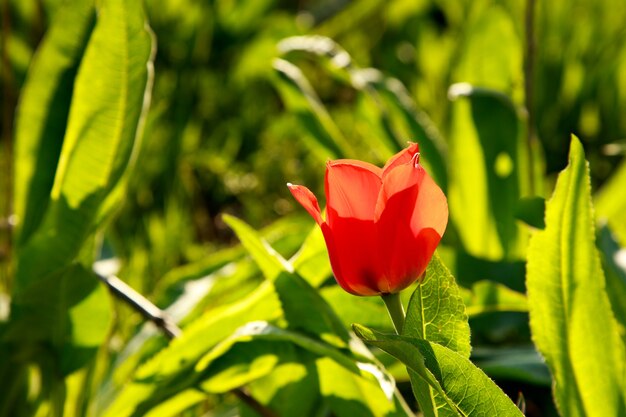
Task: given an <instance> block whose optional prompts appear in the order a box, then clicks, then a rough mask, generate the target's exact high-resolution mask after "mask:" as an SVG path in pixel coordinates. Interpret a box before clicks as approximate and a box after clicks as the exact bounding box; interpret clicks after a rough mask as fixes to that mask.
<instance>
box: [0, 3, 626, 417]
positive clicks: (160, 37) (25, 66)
mask: <svg viewBox="0 0 626 417" xmlns="http://www.w3.org/2000/svg"><path fill="white" fill-rule="evenodd" d="M126 3H128V4H126ZM534 3H535V2H534V1H533V0H528V1H521V0H505V1H490V0H478V1H476V0H455V1H449V0H431V1H427V0H393V1H382V0H354V1H343V0H335V1H330V0H325V1H298V2H292V1H278V0H239V1H237V0H215V1H206V2H202V1H193V0H159V1H153V0H147V1H145V3H144V4H141V3H140V2H135V1H127V2H121V1H113V0H103V1H96V2H95V3H94V2H93V1H89V0H80V1H63V0H39V1H36V0H32V1H23V0H6V1H4V2H2V33H1V43H0V52H1V56H2V82H1V84H0V86H1V88H2V90H1V92H0V94H1V96H2V106H3V107H2V125H1V126H2V147H1V148H0V151H1V154H0V156H1V158H0V160H1V161H2V167H1V168H2V169H1V170H0V172H1V174H0V175H1V177H0V185H1V187H2V188H1V190H0V191H1V192H2V194H0V209H1V210H2V211H1V212H0V265H1V268H0V278H1V283H0V319H1V320H2V322H1V324H0V334H2V340H3V342H2V344H1V345H0V381H2V383H1V385H2V387H3V389H2V390H0V415H3V416H4V415H6V416H8V415H11V416H20V415H32V414H33V413H35V414H36V415H46V414H47V413H48V412H53V411H54V410H56V412H57V415H68V416H70V415H79V416H82V415H114V416H121V415H155V416H167V415H178V414H179V413H182V415H216V416H217V415H233V413H235V412H237V410H239V409H240V408H241V410H242V411H241V413H242V415H255V414H254V413H255V412H256V413H258V412H259V411H254V410H253V408H254V404H252V405H251V403H250V398H254V399H255V400H254V401H258V402H259V403H261V404H263V405H267V406H268V407H271V408H273V409H275V410H278V411H279V414H280V415H330V414H334V415H338V416H342V415H346V416H347V415H357V414H354V413H361V414H359V415H369V414H367V413H370V414H371V415H376V416H378V415H400V414H401V411H399V410H402V406H401V405H398V403H397V401H396V405H385V404H387V402H385V401H384V399H382V400H381V398H383V397H384V396H383V394H382V393H381V392H380V390H378V391H377V390H376V389H375V387H377V386H378V385H376V384H374V383H373V382H372V381H371V378H370V379H367V378H365V379H362V378H361V377H358V378H357V377H355V376H354V375H353V374H351V373H350V372H348V371H346V370H345V369H344V368H341V367H339V366H338V365H337V364H336V363H335V362H332V361H330V360H328V359H319V358H320V357H322V358H328V357H334V356H333V355H335V353H332V352H334V351H332V349H331V348H328V349H331V350H330V351H322V352H320V351H319V346H317V345H315V343H317V342H318V341H319V340H322V341H324V342H325V343H328V344H329V346H331V347H332V348H333V349H334V348H337V349H339V351H340V352H341V354H344V355H346V357H349V359H346V360H353V359H354V358H353V357H352V356H350V355H351V354H352V353H351V354H350V355H349V354H348V353H346V352H344V351H343V350H341V349H344V350H345V348H346V343H348V342H347V341H348V340H349V336H347V331H346V328H349V327H347V326H349V325H350V324H351V323H353V322H358V323H361V324H365V325H368V326H371V327H374V328H377V329H379V330H383V331H384V330H390V329H391V323H390V322H389V320H388V319H387V317H386V316H385V314H386V313H384V311H383V306H382V304H381V303H380V302H379V300H373V299H371V300H370V299H363V298H354V297H351V296H349V295H347V294H344V293H342V292H341V291H340V290H339V289H338V287H337V286H336V285H334V283H333V279H332V275H331V273H330V269H329V266H328V264H327V260H326V255H325V251H324V248H323V245H322V244H321V241H320V238H319V235H318V234H317V232H316V231H315V229H313V222H312V220H311V219H310V218H308V216H306V213H304V212H303V210H301V208H300V207H299V205H298V204H297V203H295V201H294V200H292V198H291V196H290V195H289V192H288V190H287V187H286V186H285V183H286V182H293V183H298V184H306V185H307V186H309V187H310V188H311V189H312V190H314V191H315V192H316V194H317V195H318V196H319V195H323V170H324V163H325V161H327V160H328V159H334V158H342V157H346V158H354V159H362V160H366V161H369V162H372V163H376V164H382V163H384V161H385V160H386V159H387V158H388V157H390V156H391V155H393V154H394V153H395V152H397V151H398V150H400V149H402V148H403V147H404V146H405V144H406V142H407V141H417V142H419V144H420V147H421V150H422V161H423V162H424V165H425V166H426V168H427V169H428V170H429V172H430V173H431V175H432V176H433V177H434V178H435V180H436V181H437V182H438V184H440V186H441V187H442V188H443V189H444V191H445V192H446V195H447V196H448V198H449V204H450V211H451V219H450V224H449V228H448V231H447V232H446V235H445V236H444V240H443V242H442V246H441V247H440V249H439V256H440V257H441V259H442V260H443V261H444V262H445V264H446V265H447V267H448V268H449V269H450V270H451V272H452V273H453V274H454V276H455V277H456V280H457V282H458V283H459V284H460V286H461V287H462V288H461V295H462V296H463V299H464V301H465V305H466V308H467V314H468V316H469V324H470V327H471V335H472V346H473V350H472V357H471V359H472V361H473V362H474V363H476V364H478V365H479V366H480V367H481V368H482V369H483V370H484V371H485V372H486V373H487V374H488V375H489V376H490V377H492V378H493V379H495V380H496V382H497V383H498V385H500V386H501V387H502V388H503V389H504V390H505V392H507V394H509V395H510V396H511V397H512V398H513V399H514V401H517V399H518V397H519V394H520V393H522V394H523V396H524V398H525V399H526V405H527V415H529V416H539V415H542V416H549V415H556V414H555V413H556V411H555V407H554V405H553V403H552V399H551V395H550V392H551V391H550V386H551V376H550V373H549V372H548V369H547V368H546V366H545V365H544V363H543V361H542V360H541V359H540V357H539V355H538V354H537V353H536V351H535V347H534V346H533V343H532V341H531V330H530V327H529V320H528V303H527V299H526V296H525V292H526V281H525V280H526V258H527V248H528V241H529V235H530V233H531V231H532V230H534V229H535V228H539V229H541V228H543V227H544V226H545V223H544V220H543V219H544V216H543V208H544V199H545V198H548V197H550V195H552V191H553V189H554V184H555V180H556V175H557V173H558V172H559V171H560V170H562V169H563V168H564V167H565V166H566V165H567V163H568V152H569V147H570V135H571V134H572V133H573V134H575V135H576V136H577V137H578V138H580V140H581V142H582V145H583V147H584V153H585V155H586V158H587V160H588V161H589V163H590V165H589V166H590V179H591V190H592V191H593V204H594V206H595V218H596V220H598V221H600V223H598V224H599V225H601V226H599V227H598V234H599V235H598V241H597V243H598V246H599V247H600V249H601V252H600V253H601V254H602V257H601V258H602V260H603V261H604V270H605V271H604V273H605V274H606V275H607V286H608V287H609V288H611V290H612V291H613V294H622V293H621V292H620V291H623V289H622V288H621V287H619V284H615V283H619V282H620V279H626V278H624V277H625V276H626V275H625V272H624V270H625V268H624V262H623V252H619V251H620V247H621V246H623V245H624V243H625V242H626V216H624V213H626V193H624V192H623V190H622V188H623V184H624V182H625V181H626V164H624V162H622V159H623V154H624V149H625V146H626V141H625V138H626V118H624V117H622V116H623V113H624V110H626V48H625V47H624V45H626V29H625V28H624V24H623V22H624V21H626V5H625V4H624V3H623V1H621V0H603V1H600V2H598V1H592V0H574V1H565V0H556V1H551V2H537V4H534ZM528 7H530V8H531V9H532V10H533V11H534V13H532V16H528V15H527V10H528ZM96 10H98V13H96ZM144 20H145V21H146V22H148V23H149V26H150V28H151V30H149V29H146V28H144V26H143V22H144ZM151 62H153V65H151ZM151 66H153V69H154V71H153V74H152V71H151V70H150V69H149V68H150V67H151ZM146 92H147V94H148V95H146ZM146 97H149V98H151V100H150V103H149V108H147V107H145V106H143V107H142V103H146V100H145V99H146ZM137 126H139V128H137ZM580 172H582V171H580ZM554 210H556V209H554ZM571 210H574V208H572V209H571ZM224 214H230V215H233V216H235V217H236V218H240V219H244V220H245V222H246V223H248V224H249V225H251V226H252V228H254V229H258V230H259V235H260V236H262V237H263V238H264V239H266V240H267V241H268V242H269V243H270V244H271V245H272V247H273V248H274V249H275V250H276V251H277V252H278V253H279V254H280V255H282V257H284V258H285V259H290V258H292V257H293V256H294V255H297V257H296V258H293V259H294V266H295V268H296V271H297V275H298V276H300V277H301V278H302V279H303V280H304V281H306V282H307V283H308V285H310V287H311V288H315V289H316V291H313V292H308V288H309V287H307V289H302V288H292V287H289V285H293V284H288V283H285V282H284V280H283V281H280V280H278V279H277V278H276V277H273V278H271V279H270V278H268V276H272V274H274V272H272V271H273V270H272V269H271V268H269V267H268V266H267V265H266V264H265V266H264V263H263V262H265V261H263V257H262V256H261V255H259V254H257V255H254V253H255V252H254V249H251V248H254V247H255V246H254V245H255V244H257V243H258V242H257V241H256V240H255V239H256V237H255V236H256V235H255V232H253V231H252V230H251V229H248V227H247V226H246V225H245V224H241V223H240V222H239V221H238V220H236V219H235V218H233V217H228V216H226V217H224ZM570 214H571V213H570ZM572 216H573V217H574V218H576V216H574V215H572ZM590 219H591V220H590V222H591V224H593V222H594V221H595V220H593V217H590ZM233 229H234V230H235V232H236V233H237V235H238V238H239V239H242V240H243V243H244V244H245V248H244V247H242V246H240V245H239V243H238V242H239V239H238V238H237V237H236V236H235V234H234V233H233ZM311 230H313V231H312V232H311ZM546 230H548V229H546ZM246 236H248V238H247V239H248V241H247V243H246ZM591 238H593V235H591ZM305 239H306V241H305ZM548 240H549V239H548ZM591 241H593V239H592V240H591ZM620 244H621V245H620ZM257 249H258V248H257ZM536 250H538V249H536ZM590 250H591V251H594V250H595V249H590ZM250 253H252V255H253V256H252V258H254V260H253V259H252V258H251V257H250V256H249V254H250ZM594 253H595V252H594ZM619 254H621V255H619ZM594 256H595V255H594ZM619 256H622V258H619ZM259 257H261V260H260V259H259ZM594 259H595V258H594ZM615 259H617V260H618V262H617V263H616V262H614V261H615ZM619 259H622V264H621V266H620V264H619ZM102 260H108V261H109V262H108V263H106V264H105V263H102V262H100V263H99V267H100V268H104V267H112V269H111V268H109V269H108V270H107V269H99V270H98V271H99V273H100V275H108V274H109V273H112V274H117V275H118V276H119V277H120V278H121V279H122V280H123V281H124V282H126V283H128V284H129V285H130V286H131V287H132V288H134V289H135V290H137V291H138V292H139V293H141V294H143V295H144V296H145V297H146V298H148V299H149V300H151V301H152V302H153V303H155V304H156V305H157V306H158V307H160V308H161V309H164V310H165V311H166V312H167V314H168V315H169V317H171V319H172V321H173V322H175V323H177V324H178V326H180V327H181V328H182V329H183V333H184V334H185V335H186V336H185V337H187V338H186V339H185V341H184V342H180V343H179V344H178V345H176V344H173V345H170V348H166V347H165V346H166V345H167V338H166V337H165V336H163V335H162V334H161V333H160V332H159V331H158V330H157V329H156V328H154V327H151V326H150V325H146V324H145V322H146V320H145V317H143V316H141V315H140V314H138V313H137V312H136V311H135V310H133V309H131V308H129V307H128V306H127V305H126V304H125V303H123V302H121V301H119V300H118V298H116V297H110V296H109V295H108V294H107V292H106V291H105V286H104V285H101V284H98V281H97V280H96V279H95V277H94V276H93V275H92V273H91V272H90V271H91V264H93V262H94V261H102ZM111 260H113V261H111ZM111 270H112V271H113V272H109V271H111ZM283 272H284V271H283ZM600 275H602V272H601V269H600ZM281 276H282V275H281ZM609 276H613V277H617V278H616V279H615V280H614V281H610V280H609V279H610V278H609ZM268 279H270V280H271V281H272V282H275V283H276V284H275V287H276V288H277V290H276V291H274V290H271V291H270V290H269V289H267V285H265V284H264V283H265V282H267V280H268ZM279 282H281V283H279ZM298 282H299V281H298ZM612 285H618V287H615V288H614V287H611V286H612ZM317 294H321V296H322V297H321V298H317ZM409 296H410V291H408V293H407V299H408V297H409ZM289 297H291V298H293V299H296V300H300V302H301V303H303V305H306V306H308V307H307V309H306V310H303V309H298V308H296V307H295V306H291V307H290V305H289V302H287V301H286V298H289ZM302 300H306V301H302ZM279 301H280V303H279V304H280V305H281V306H282V307H281V308H282V309H281V308H277V306H276V305H275V304H276V303H278V302H279ZM546 302H548V301H546ZM292 304H296V302H295V301H294V302H293V303H292ZM603 305H604V304H603ZM9 306H10V307H9ZM616 306H617V307H616ZM612 307H613V312H614V313H615V316H617V318H618V322H621V323H623V321H624V320H623V319H624V316H623V315H620V310H619V303H612ZM278 310H280V312H279V311H278ZM333 310H334V312H333ZM9 311H10V314H9ZM244 311H245V314H244V313H243V312H244ZM624 312H626V310H625V311H624ZM324 314H328V315H329V317H330V316H332V317H333V319H332V320H331V319H328V320H330V321H328V320H327V321H324V320H320V317H326V316H324ZM335 314H336V316H335ZM9 317H11V318H10V319H9ZM337 317H338V318H337ZM620 317H621V320H620ZM259 320H263V321H268V322H271V323H272V324H273V325H276V326H277V327H276V329H275V333H272V332H270V333H271V334H273V335H274V337H275V339H276V340H278V342H276V340H274V339H272V340H265V339H262V338H261V340H256V339H255V340H254V343H255V344H254V345H252V344H251V343H252V342H250V341H247V339H245V338H244V339H245V340H244V339H238V337H240V338H241V337H243V336H241V334H238V333H235V330H236V329H238V328H240V327H241V326H242V325H245V324H246V323H248V322H254V321H259ZM333 320H334V321H333ZM318 321H320V322H324V324H316V323H317V322H318ZM281 323H282V324H281ZM285 323H287V324H286V325H285ZM329 323H330V324H329ZM320 326H321V327H320ZM324 326H330V327H329V328H326V327H324ZM281 329H283V330H284V329H288V330H289V331H290V332H292V333H289V334H283V333H280V331H281ZM244 333H245V332H244ZM250 334H254V331H251V333H250ZM238 335H239V336H238ZM329 335H332V337H330V336H329ZM248 336H249V335H248ZM249 337H252V336H249ZM324 346H325V345H324ZM325 348H326V346H325ZM316 349H318V350H316ZM158 352H160V353H159V354H158V355H157V353H158ZM155 355H156V356H155ZM153 357H154V358H157V359H151V358H153ZM218 358H219V359H220V360H219V361H218V360H217V359H218ZM272 358H274V359H275V360H276V361H278V363H274V362H272V361H273V360H274V359H272ZM341 360H342V359H339V360H338V361H339V362H341ZM378 360H379V361H381V362H382V363H383V364H384V365H386V367H387V369H388V370H389V372H391V374H393V376H394V377H396V380H397V381H398V386H399V388H400V391H401V392H402V393H403V394H405V396H406V398H407V401H408V403H409V406H410V407H414V402H413V401H412V399H411V393H410V387H409V385H408V376H407V373H406V371H405V370H404V368H403V367H402V366H400V365H399V364H398V363H396V362H394V361H393V360H392V359H391V357H389V356H384V355H383V354H382V353H379V356H378ZM324 361H326V362H324ZM320 362H321V363H322V364H320ZM327 362H328V363H327ZM270 371H271V372H270ZM289 375H301V379H298V378H296V377H295V376H294V377H293V378H294V381H296V382H297V381H300V382H299V383H296V382H294V383H293V384H287V383H285V382H284V381H285V378H286V376H289ZM342 378H343V381H344V382H343V383H341V384H340V383H339V382H334V381H338V380H341V379H342ZM351 378H352V379H351ZM347 380H349V382H345V381H347ZM138 381H142V383H141V384H140V383H139V382H138ZM146 381H148V382H146ZM378 382H380V381H378ZM142 384H143V385H142ZM380 384H382V385H384V384H383V383H382V382H381V383H380ZM146 387H147V388H146ZM241 387H245V389H242V388H241ZM373 387H374V388H373ZM5 388H6V389H5ZM376 395H378V396H380V398H379V397H377V396H376ZM294 398H295V399H296V400H294ZM166 400H169V401H166ZM242 401H243V402H242ZM246 401H247V402H246ZM244 403H245V404H248V405H247V406H246V405H242V404H244ZM381 404H383V405H381ZM355 410H356V411H355ZM363 410H369V411H363ZM149 412H152V413H153V414H149ZM103 413H104V414H103ZM185 413H186V414H185ZM316 413H318V414H316ZM362 413H365V414H362ZM566 415H567V414H566ZM572 415H573V414H572ZM581 415H584V414H581Z"/></svg>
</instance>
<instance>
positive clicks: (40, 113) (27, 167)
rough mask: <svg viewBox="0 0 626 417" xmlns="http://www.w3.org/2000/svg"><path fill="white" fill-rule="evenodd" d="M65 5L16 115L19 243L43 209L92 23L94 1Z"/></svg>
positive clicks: (43, 45) (15, 201)
mask: <svg viewBox="0 0 626 417" xmlns="http://www.w3.org/2000/svg"><path fill="white" fill-rule="evenodd" d="M65 3H66V4H65V5H64V7H60V8H59V9H58V12H57V13H56V14H55V15H54V16H53V18H52V23H51V25H50V28H49V29H48V32H47V33H46V34H45V36H44V38H43V40H42V41H41V45H40V46H39V49H38V51H37V54H36V55H35V57H34V58H33V61H32V63H31V65H30V69H29V72H28V75H27V77H26V82H25V84H24V87H23V90H22V94H21V97H20V105H19V107H18V108H17V113H16V119H15V156H14V158H15V174H14V175H15V178H14V199H13V204H14V213H15V215H16V216H17V218H18V227H17V230H16V235H17V239H16V241H17V242H18V243H19V244H21V243H24V242H25V241H26V240H27V239H28V237H29V236H30V235H31V233H32V232H34V231H35V229H36V228H37V226H39V224H40V222H41V220H42V218H43V215H44V213H45V210H46V208H47V207H48V203H49V200H50V190H51V189H52V183H53V180H54V174H55V172H56V169H57V160H58V158H59V154H60V153H61V145H62V143H63V136H64V135H65V127H66V124H67V118H68V114H69V109H70V103H71V99H72V89H73V84H74V77H75V75H76V71H77V69H78V64H79V63H80V58H81V55H82V53H83V51H84V49H85V45H86V43H87V40H88V36H89V34H90V31H91V28H92V26H93V21H94V18H95V9H94V5H93V3H94V2H93V0H80V1H72V2H71V5H70V4H69V3H70V2H69V1H67V2H65Z"/></svg>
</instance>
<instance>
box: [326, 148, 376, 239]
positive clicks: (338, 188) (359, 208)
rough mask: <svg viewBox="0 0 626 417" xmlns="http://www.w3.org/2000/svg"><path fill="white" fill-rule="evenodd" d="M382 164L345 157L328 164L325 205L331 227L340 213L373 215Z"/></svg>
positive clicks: (365, 217) (369, 217)
mask: <svg viewBox="0 0 626 417" xmlns="http://www.w3.org/2000/svg"><path fill="white" fill-rule="evenodd" d="M381 175H382V171H381V169H380V168H378V167H376V166H374V165H372V164H368V163H366V162H361V161H355V160H350V159H343V160H338V161H331V162H328V164H327V166H326V206H327V208H328V224H329V225H330V227H331V229H332V228H333V223H334V222H335V220H336V218H337V217H345V218H353V219H359V220H370V221H372V220H373V219H374V209H375V207H376V200H377V198H378V192H379V191H380V187H381V183H382V180H381Z"/></svg>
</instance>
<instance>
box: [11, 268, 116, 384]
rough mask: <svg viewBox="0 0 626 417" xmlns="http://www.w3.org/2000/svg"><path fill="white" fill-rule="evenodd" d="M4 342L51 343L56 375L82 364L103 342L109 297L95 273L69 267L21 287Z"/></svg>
mask: <svg viewBox="0 0 626 417" xmlns="http://www.w3.org/2000/svg"><path fill="white" fill-rule="evenodd" d="M11 314H12V316H11V322H10V327H9V329H8V331H7V334H6V336H5V337H6V338H7V339H8V340H20V341H22V342H23V341H30V342H42V341H48V342H51V344H52V346H53V347H54V349H55V351H56V353H57V355H58V356H59V357H60V371H61V374H62V375H69V374H70V373H72V372H73V371H75V370H76V369H78V368H80V367H82V366H83V365H84V364H85V363H87V362H88V361H89V360H90V359H91V357H92V356H93V355H94V354H95V352H96V351H97V350H98V348H99V347H100V345H101V344H102V343H103V341H104V340H105V338H106V336H107V334H108V332H109V327H110V322H111V318H112V314H111V306H110V302H109V295H108V292H107V289H106V287H105V286H104V285H102V284H101V283H100V281H99V280H98V279H97V277H96V276H95V274H94V273H93V272H91V271H90V270H88V269H86V268H85V267H84V266H82V265H79V264H73V265H71V266H69V267H67V268H65V269H63V270H62V271H60V272H58V273H55V274H51V275H49V276H48V277H46V278H45V279H43V280H41V281H38V282H37V283H35V284H33V285H31V286H29V287H27V288H26V289H24V291H22V292H21V293H20V294H19V295H18V296H16V298H15V300H14V306H13V311H12V313H11Z"/></svg>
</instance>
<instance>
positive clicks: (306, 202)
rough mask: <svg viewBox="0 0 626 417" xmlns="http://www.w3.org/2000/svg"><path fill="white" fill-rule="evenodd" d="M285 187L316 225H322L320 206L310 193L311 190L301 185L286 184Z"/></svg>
mask: <svg viewBox="0 0 626 417" xmlns="http://www.w3.org/2000/svg"><path fill="white" fill-rule="evenodd" d="M287 187H289V191H291V195H293V196H294V197H295V199H296V200H298V203H300V204H302V207H304V208H305V209H306V211H308V212H309V214H310V215H311V217H313V218H314V219H315V221H316V222H317V224H319V225H321V224H322V223H324V220H322V214H321V211H320V206H319V204H318V203H317V198H316V197H315V195H314V194H313V193H312V192H311V190H309V189H308V188H306V187H305V186H303V185H293V184H289V183H288V184H287Z"/></svg>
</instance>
